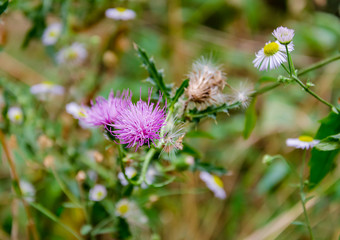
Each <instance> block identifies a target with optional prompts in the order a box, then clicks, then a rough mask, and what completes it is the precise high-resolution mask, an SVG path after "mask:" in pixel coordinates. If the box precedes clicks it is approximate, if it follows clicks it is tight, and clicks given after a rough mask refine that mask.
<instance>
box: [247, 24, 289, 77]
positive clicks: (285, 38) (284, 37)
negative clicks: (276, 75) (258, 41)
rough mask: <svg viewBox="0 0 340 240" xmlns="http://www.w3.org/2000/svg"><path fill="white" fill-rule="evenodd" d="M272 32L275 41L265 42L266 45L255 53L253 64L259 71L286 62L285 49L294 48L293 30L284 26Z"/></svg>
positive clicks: (273, 67) (270, 68) (276, 66)
mask: <svg viewBox="0 0 340 240" xmlns="http://www.w3.org/2000/svg"><path fill="white" fill-rule="evenodd" d="M272 34H273V36H274V37H275V39H276V41H274V42H267V43H266V45H265V46H264V47H263V48H262V49H261V50H260V51H258V52H257V53H256V54H255V56H256V58H255V60H254V61H253V64H254V66H255V67H256V68H258V69H259V70H260V71H264V70H268V69H269V70H272V69H275V68H278V67H279V66H280V65H281V64H283V63H284V62H287V50H288V52H291V51H293V50H294V44H293V37H294V30H292V29H289V28H286V27H278V28H277V29H275V30H274V31H273V33H272ZM286 48H287V49H286Z"/></svg>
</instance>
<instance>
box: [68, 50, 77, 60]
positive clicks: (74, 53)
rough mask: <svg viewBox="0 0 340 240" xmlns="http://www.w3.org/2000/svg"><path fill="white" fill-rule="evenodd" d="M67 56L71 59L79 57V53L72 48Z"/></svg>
mask: <svg viewBox="0 0 340 240" xmlns="http://www.w3.org/2000/svg"><path fill="white" fill-rule="evenodd" d="M67 57H68V59H70V60H73V59H77V57H78V53H77V52H76V51H73V50H71V51H69V52H68V56H67Z"/></svg>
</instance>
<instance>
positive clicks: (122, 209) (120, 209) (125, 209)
mask: <svg viewBox="0 0 340 240" xmlns="http://www.w3.org/2000/svg"><path fill="white" fill-rule="evenodd" d="M128 211H129V206H128V205H127V204H123V205H121V206H119V207H118V212H119V213H120V214H121V215H125V213H127V212H128Z"/></svg>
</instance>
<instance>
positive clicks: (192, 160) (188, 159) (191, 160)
mask: <svg viewBox="0 0 340 240" xmlns="http://www.w3.org/2000/svg"><path fill="white" fill-rule="evenodd" d="M185 163H186V164H188V165H189V166H192V165H194V164H195V158H194V157H193V156H187V157H186V158H185Z"/></svg>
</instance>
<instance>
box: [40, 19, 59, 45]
mask: <svg viewBox="0 0 340 240" xmlns="http://www.w3.org/2000/svg"><path fill="white" fill-rule="evenodd" d="M61 31H62V25H61V24H60V23H53V24H51V25H49V26H48V27H47V28H46V29H45V31H44V33H43V35H42V42H43V44H44V45H46V46H50V45H54V44H55V43H56V42H57V41H58V39H59V37H60V34H61Z"/></svg>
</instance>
